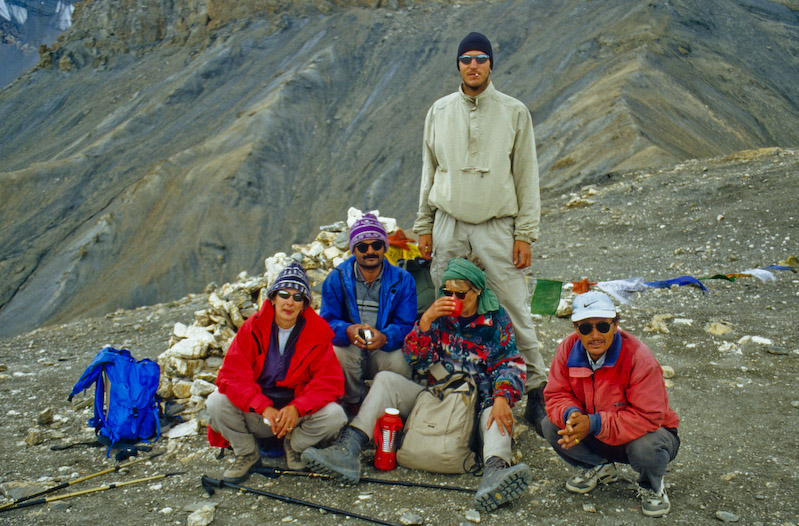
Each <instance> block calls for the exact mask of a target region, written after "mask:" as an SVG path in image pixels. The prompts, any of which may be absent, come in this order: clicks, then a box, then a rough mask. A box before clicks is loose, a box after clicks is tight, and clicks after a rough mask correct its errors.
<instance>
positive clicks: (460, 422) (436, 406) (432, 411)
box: [397, 372, 477, 473]
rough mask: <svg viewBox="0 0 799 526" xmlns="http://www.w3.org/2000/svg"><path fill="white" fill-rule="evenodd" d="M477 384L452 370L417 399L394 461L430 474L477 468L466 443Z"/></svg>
mask: <svg viewBox="0 0 799 526" xmlns="http://www.w3.org/2000/svg"><path fill="white" fill-rule="evenodd" d="M476 407H477V386H476V385H475V383H474V379H473V378H472V377H471V375H469V374H468V373H465V372H455V373H452V374H450V375H448V376H446V377H445V378H444V379H443V380H441V381H439V382H437V383H435V384H433V385H430V386H428V387H427V388H426V389H424V390H423V391H422V392H421V393H419V396H418V397H417V398H416V402H415V404H414V406H413V410H412V411H411V414H410V415H409V416H408V419H407V421H406V423H405V428H404V430H403V431H404V434H403V438H402V444H401V445H400V448H399V450H398V451H397V463H398V464H399V465H400V466H404V467H406V468H411V469H420V470H423V471H429V472H432V473H468V472H470V471H472V470H474V469H475V468H476V465H477V461H476V459H475V454H474V452H473V451H472V450H471V449H470V448H469V442H470V439H471V436H472V431H473V430H474V425H475V410H476Z"/></svg>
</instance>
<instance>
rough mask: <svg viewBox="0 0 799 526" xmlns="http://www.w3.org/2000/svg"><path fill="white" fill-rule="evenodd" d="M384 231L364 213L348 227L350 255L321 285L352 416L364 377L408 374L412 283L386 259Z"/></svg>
mask: <svg viewBox="0 0 799 526" xmlns="http://www.w3.org/2000/svg"><path fill="white" fill-rule="evenodd" d="M387 249H388V236H387V235H386V229H385V227H384V226H383V224H382V223H381V222H380V220H379V219H378V218H377V217H375V216H374V215H372V214H366V215H364V216H363V217H362V218H361V219H359V220H357V221H356V222H355V223H353V225H352V227H351V228H350V252H351V253H352V254H353V255H352V257H350V258H349V259H347V260H346V261H345V262H343V263H342V264H341V265H339V266H338V267H336V268H335V269H333V271H332V272H331V273H330V274H329V275H328V276H327V279H325V282H324V284H323V285H322V309H321V311H320V314H321V315H322V318H324V319H325V320H327V322H328V323H329V324H330V327H331V328H332V329H333V332H334V333H335V336H334V337H333V350H334V351H335V352H336V356H337V357H338V361H339V363H340V364H341V368H342V369H343V370H344V380H345V393H344V397H343V398H342V399H341V401H340V402H341V404H342V405H343V406H344V409H345V410H346V411H347V413H349V415H350V416H354V415H355V414H356V413H357V412H358V408H359V407H360V403H361V401H362V400H363V398H364V396H365V395H366V392H365V389H364V385H363V381H364V379H371V378H374V376H375V374H377V373H378V372H379V371H394V372H395V373H399V374H401V375H403V376H405V377H406V378H410V376H411V369H410V367H409V366H408V363H407V362H406V361H405V358H404V356H403V354H402V344H403V341H404V339H405V335H406V334H408V332H410V330H411V327H413V323H414V321H415V319H416V283H415V282H414V280H413V277H412V276H411V275H410V274H409V273H408V272H406V271H405V270H403V269H401V268H398V267H395V266H394V265H392V264H391V263H389V262H388V261H387V260H386V258H385V255H386V250H387Z"/></svg>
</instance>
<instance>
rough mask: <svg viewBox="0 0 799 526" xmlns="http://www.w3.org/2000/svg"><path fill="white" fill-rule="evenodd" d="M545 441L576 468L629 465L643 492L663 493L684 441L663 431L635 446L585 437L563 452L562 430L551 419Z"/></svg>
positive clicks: (545, 428) (546, 423)
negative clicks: (673, 462) (647, 490)
mask: <svg viewBox="0 0 799 526" xmlns="http://www.w3.org/2000/svg"><path fill="white" fill-rule="evenodd" d="M541 424H542V427H543V431H544V438H546V439H547V441H548V442H549V444H550V445H551V446H552V448H553V449H554V450H555V452H556V453H557V454H558V455H560V457H561V458H562V459H563V460H565V461H566V462H568V463H569V464H571V465H572V466H575V467H578V468H582V469H590V468H592V467H594V466H598V465H599V464H605V463H607V462H621V463H623V464H629V465H630V467H632V468H633V469H634V470H635V471H636V472H637V473H638V484H639V485H640V486H641V487H643V488H650V489H654V490H655V491H657V490H659V489H660V483H661V481H662V480H663V475H665V473H666V466H668V464H669V462H671V461H672V460H674V457H676V456H677V451H678V450H679V449H680V439H679V437H678V436H677V434H676V430H675V432H674V433H672V432H671V431H669V430H667V429H666V428H665V427H661V428H660V429H658V430H657V431H654V432H652V433H647V434H645V435H643V436H641V437H640V438H636V439H635V440H633V441H632V442H627V443H626V444H621V445H618V446H611V445H609V444H605V443H604V442H602V441H600V440H597V439H596V437H594V436H591V435H589V436H587V437H585V438H584V439H583V440H582V441H581V442H580V443H579V444H577V445H576V446H573V447H571V448H569V449H563V448H561V447H560V444H558V440H559V439H560V437H561V435H559V434H558V431H560V428H558V426H556V425H555V424H553V423H552V422H551V421H550V420H549V419H548V418H545V419H544V420H543V421H542V422H541Z"/></svg>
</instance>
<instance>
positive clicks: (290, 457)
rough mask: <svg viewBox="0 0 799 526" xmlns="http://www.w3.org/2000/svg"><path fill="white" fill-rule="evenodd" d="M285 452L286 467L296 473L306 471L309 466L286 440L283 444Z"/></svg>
mask: <svg viewBox="0 0 799 526" xmlns="http://www.w3.org/2000/svg"><path fill="white" fill-rule="evenodd" d="M283 451H285V452H286V466H287V467H288V468H289V469H291V470H294V471H306V470H307V469H308V466H306V465H305V462H303V461H302V456H301V455H300V454H299V453H297V452H296V451H294V450H293V449H292V448H291V445H290V444H289V441H288V440H286V441H284V442H283Z"/></svg>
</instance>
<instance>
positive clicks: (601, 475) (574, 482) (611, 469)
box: [566, 462, 619, 493]
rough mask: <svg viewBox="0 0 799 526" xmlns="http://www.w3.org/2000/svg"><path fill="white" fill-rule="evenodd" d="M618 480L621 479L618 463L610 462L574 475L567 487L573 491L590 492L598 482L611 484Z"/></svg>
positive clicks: (567, 482) (568, 481)
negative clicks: (617, 467)
mask: <svg viewBox="0 0 799 526" xmlns="http://www.w3.org/2000/svg"><path fill="white" fill-rule="evenodd" d="M617 480H619V472H618V470H617V469H616V464H614V463H613V462H608V463H607V464H599V465H598V466H594V467H592V468H591V469H586V470H583V472H582V473H580V474H579V475H575V476H573V477H572V478H570V479H569V480H567V481H566V489H567V490H569V491H571V492H572V493H588V492H589V491H591V490H592V489H594V488H595V487H596V485H597V484H610V483H611V482H616V481H617Z"/></svg>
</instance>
